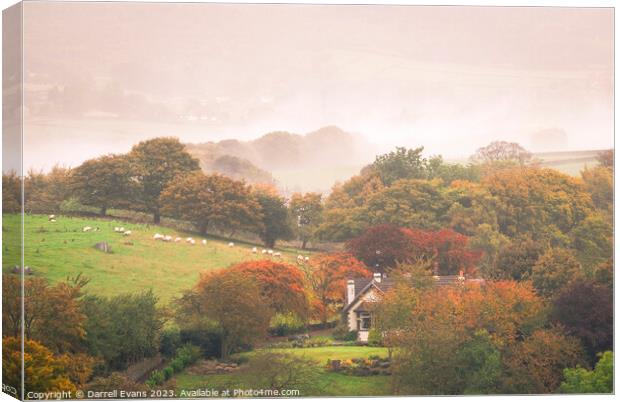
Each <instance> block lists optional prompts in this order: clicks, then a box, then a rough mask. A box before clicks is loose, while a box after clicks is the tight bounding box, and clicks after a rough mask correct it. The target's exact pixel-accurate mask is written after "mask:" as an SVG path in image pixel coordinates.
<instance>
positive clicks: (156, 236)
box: [153, 233, 165, 240]
mask: <svg viewBox="0 0 620 402" xmlns="http://www.w3.org/2000/svg"><path fill="white" fill-rule="evenodd" d="M164 237H165V236H164V235H162V234H159V233H155V234H154V235H153V240H164Z"/></svg>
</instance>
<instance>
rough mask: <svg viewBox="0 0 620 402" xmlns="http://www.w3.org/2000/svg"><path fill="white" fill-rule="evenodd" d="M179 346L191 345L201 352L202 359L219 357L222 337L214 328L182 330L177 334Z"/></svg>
mask: <svg viewBox="0 0 620 402" xmlns="http://www.w3.org/2000/svg"><path fill="white" fill-rule="evenodd" d="M179 335H180V338H181V344H188V343H190V344H192V345H196V346H198V347H199V348H200V349H201V350H202V354H203V357H206V358H208V357H220V353H221V345H222V335H221V333H220V331H219V330H218V329H216V328H213V329H197V328H184V329H182V330H181V332H180V333H179Z"/></svg>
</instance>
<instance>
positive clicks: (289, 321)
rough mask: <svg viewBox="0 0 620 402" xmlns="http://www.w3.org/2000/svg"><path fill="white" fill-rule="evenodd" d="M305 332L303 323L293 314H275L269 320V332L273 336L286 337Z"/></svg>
mask: <svg viewBox="0 0 620 402" xmlns="http://www.w3.org/2000/svg"><path fill="white" fill-rule="evenodd" d="M305 330H306V325H305V324H304V322H303V321H302V320H301V319H300V318H299V316H297V315H296V314H293V313H288V314H276V315H275V316H274V317H273V318H272V319H271V325H270V328H269V332H271V333H272V334H273V335H275V336H286V335H291V334H296V333H299V332H302V331H305Z"/></svg>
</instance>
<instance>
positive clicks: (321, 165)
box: [187, 126, 374, 194]
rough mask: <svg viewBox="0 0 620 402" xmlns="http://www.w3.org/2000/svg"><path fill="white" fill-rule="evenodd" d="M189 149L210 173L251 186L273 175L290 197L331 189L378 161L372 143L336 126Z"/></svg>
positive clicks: (190, 147) (276, 133)
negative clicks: (292, 194)
mask: <svg viewBox="0 0 620 402" xmlns="http://www.w3.org/2000/svg"><path fill="white" fill-rule="evenodd" d="M187 150H188V152H189V153H190V154H192V155H193V156H194V157H196V158H198V159H199V160H200V163H201V167H202V168H203V170H205V171H207V172H219V173H222V174H225V175H227V176H230V177H234V178H244V179H245V180H246V181H248V182H251V183H266V182H273V177H272V175H273V176H274V177H275V179H276V181H277V183H278V186H279V187H280V189H281V190H282V192H283V193H286V194H288V193H290V192H292V191H320V192H326V191H329V189H330V188H331V186H332V185H333V184H334V183H335V181H337V180H342V179H346V178H348V177H344V176H343V174H342V173H343V172H346V174H347V175H349V172H351V171H354V172H355V171H357V170H359V167H360V166H362V165H363V164H367V163H369V162H371V161H372V160H373V159H374V153H373V152H372V150H371V146H370V144H368V143H367V142H366V141H365V140H364V139H362V138H361V137H358V136H355V135H353V134H351V133H347V132H345V131H343V130H341V129H340V128H338V127H335V126H328V127H323V128H321V129H319V130H316V131H313V132H310V133H307V134H305V135H301V134H295V133H289V132H286V131H274V132H271V133H267V134H265V135H263V136H262V137H260V138H257V139H255V140H251V141H239V140H234V139H230V140H223V141H219V142H206V143H200V144H187ZM318 171H320V174H319V175H318V176H317V173H316V172H318ZM330 172H333V174H332V173H330Z"/></svg>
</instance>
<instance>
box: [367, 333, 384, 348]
mask: <svg viewBox="0 0 620 402" xmlns="http://www.w3.org/2000/svg"><path fill="white" fill-rule="evenodd" d="M382 342H383V339H382V337H381V332H379V331H378V330H376V329H371V330H370V332H368V346H382Z"/></svg>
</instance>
